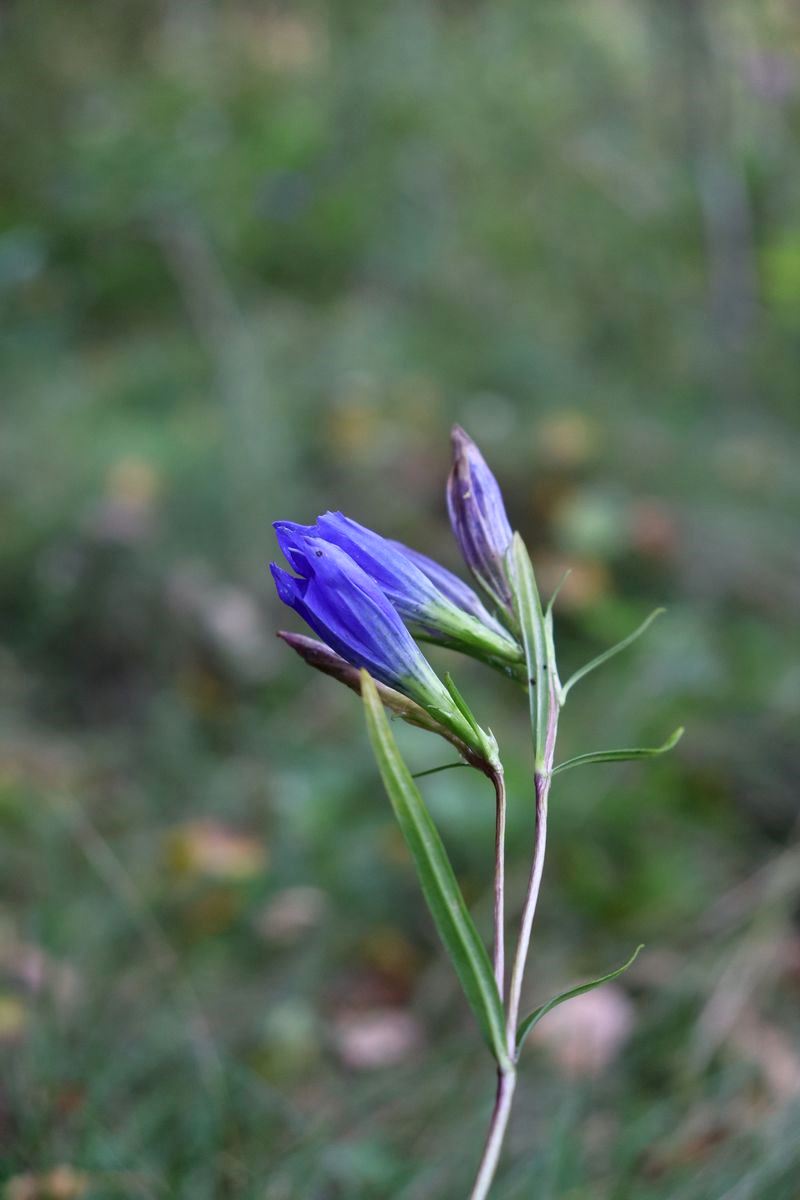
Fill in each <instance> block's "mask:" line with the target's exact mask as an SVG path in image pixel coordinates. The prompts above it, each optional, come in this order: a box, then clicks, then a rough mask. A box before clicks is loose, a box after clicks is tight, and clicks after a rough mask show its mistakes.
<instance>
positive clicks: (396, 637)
mask: <svg viewBox="0 0 800 1200" xmlns="http://www.w3.org/2000/svg"><path fill="white" fill-rule="evenodd" d="M276 528H277V530H278V538H279V541H280V543H281V548H282V550H283V552H284V554H285V555H286V558H287V560H288V561H289V563H290V564H291V566H292V567H293V568H294V570H295V571H296V572H297V574H298V576H299V578H297V577H295V576H294V575H290V574H289V572H288V571H284V570H283V569H282V568H281V567H279V566H278V565H277V564H276V563H271V564H270V570H271V571H272V576H273V579H274V580H275V586H276V588H277V590H278V595H279V596H280V598H281V600H283V602H284V604H287V605H288V606H289V607H290V608H293V609H294V610H295V612H296V613H298V614H299V615H300V616H301V617H302V618H303V620H304V621H305V622H306V624H307V625H309V626H310V627H311V628H312V629H313V630H314V632H315V633H316V634H317V635H318V636H319V637H320V638H322V640H323V641H324V642H325V644H326V645H327V646H328V647H329V648H330V649H331V650H333V651H335V653H336V654H338V655H340V656H341V657H342V658H343V659H345V661H346V662H348V663H350V664H351V666H354V667H365V668H366V669H367V670H368V671H369V673H370V675H372V676H373V677H374V678H375V679H376V680H378V681H379V682H381V683H384V684H386V685H387V686H388V687H390V688H394V689H396V690H397V691H399V692H402V693H404V695H406V696H410V697H411V699H412V700H415V701H416V702H417V703H418V704H419V705H421V707H422V708H424V709H425V710H426V712H428V713H430V715H431V716H433V717H435V718H436V720H438V721H440V722H441V724H443V725H445V726H446V727H447V728H448V729H450V730H451V731H452V732H453V733H455V734H456V736H457V737H459V738H461V739H462V741H464V742H465V743H466V744H467V745H468V746H470V747H471V748H473V749H475V750H476V752H477V753H479V754H484V753H485V751H486V749H487V745H488V744H489V743H488V741H487V736H486V735H485V734H483V733H482V731H480V730H478V729H477V727H476V726H475V725H474V724H473V723H471V722H470V721H468V720H467V718H466V716H465V715H464V713H463V712H462V711H461V709H460V708H459V706H458V705H457V704H456V703H455V702H454V700H453V697H452V695H451V694H450V692H449V691H448V690H447V688H446V687H445V685H444V684H443V683H442V681H441V680H440V679H439V677H438V675H437V674H436V672H435V671H434V670H433V667H432V666H431V665H430V663H429V662H428V660H427V659H426V658H425V656H424V655H423V653H422V651H421V650H420V648H419V646H418V645H417V643H416V642H415V641H414V639H413V638H412V636H411V634H410V633H409V632H408V630H407V629H406V627H405V625H404V624H403V622H402V620H401V619H400V616H399V615H398V613H397V612H396V611H395V609H394V607H393V606H392V605H391V604H390V603H389V601H388V600H387V598H386V596H385V595H384V593H383V592H382V591H381V589H380V587H379V586H378V585H377V583H376V582H375V581H374V580H373V579H372V578H371V577H370V576H369V575H367V573H366V571H364V570H362V568H361V567H360V566H359V565H358V563H356V562H354V560H353V559H352V558H350V556H349V555H348V554H346V553H345V552H344V550H342V549H341V548H340V547H339V546H335V545H333V544H332V543H331V542H327V541H325V540H323V539H322V538H319V537H313V536H310V535H309V534H307V533H303V532H302V531H301V528H300V527H298V526H290V525H289V523H288V522H277V523H276Z"/></svg>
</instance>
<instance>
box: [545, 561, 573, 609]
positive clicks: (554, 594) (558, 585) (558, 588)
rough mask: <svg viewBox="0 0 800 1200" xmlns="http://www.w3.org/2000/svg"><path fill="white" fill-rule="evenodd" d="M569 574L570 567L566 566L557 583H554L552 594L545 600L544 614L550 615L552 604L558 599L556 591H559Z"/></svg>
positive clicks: (570, 572) (570, 571)
mask: <svg viewBox="0 0 800 1200" xmlns="http://www.w3.org/2000/svg"><path fill="white" fill-rule="evenodd" d="M571 574H572V567H567V569H566V571H565V572H564V574H563V575H562V576H561V578H560V579H559V581H558V583H557V584H556V587H555V590H554V592H553V594H552V596H551V597H550V599H549V600H548V601H547V608H546V610H545V616H550V614H551V613H552V611H553V606H554V604H555V602H556V600H557V599H558V593H559V592H560V591H561V589H562V587H563V586H564V584H565V583H566V582H567V580H568V579H569V577H570V575H571Z"/></svg>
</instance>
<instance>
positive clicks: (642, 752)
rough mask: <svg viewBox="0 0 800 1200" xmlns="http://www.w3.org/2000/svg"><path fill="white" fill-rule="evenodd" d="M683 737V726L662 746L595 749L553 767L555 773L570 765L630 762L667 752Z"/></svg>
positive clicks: (566, 769) (568, 767)
mask: <svg viewBox="0 0 800 1200" xmlns="http://www.w3.org/2000/svg"><path fill="white" fill-rule="evenodd" d="M682 737H683V726H682V725H681V726H680V728H678V729H676V730H675V732H674V733H673V734H671V735H670V736H669V737H668V738H667V740H666V741H665V742H664V744H663V745H662V746H631V747H629V748H628V749H623V750H593V751H590V753H589V754H579V755H578V756H577V757H576V758H568V759H566V761H565V762H562V763H559V764H558V766H557V767H553V772H552V773H553V775H557V774H558V772H559V771H568V770H569V769H570V767H583V766H586V765H587V764H588V763H607V762H630V760H631V759H634V758H653V757H654V756H655V755H657V754H666V753H667V751H668V750H672V749H673V747H674V746H677V744H678V742H679V741H680V740H681V738H682Z"/></svg>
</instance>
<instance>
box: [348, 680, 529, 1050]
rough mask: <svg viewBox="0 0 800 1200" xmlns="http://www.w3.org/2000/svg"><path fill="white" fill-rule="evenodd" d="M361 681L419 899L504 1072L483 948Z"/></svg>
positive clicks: (368, 687)
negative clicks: (432, 922) (413, 868)
mask: <svg viewBox="0 0 800 1200" xmlns="http://www.w3.org/2000/svg"><path fill="white" fill-rule="evenodd" d="M361 679H362V682H361V694H362V696H363V699H364V708H365V712H366V717H367V730H368V732H369V738H370V742H371V743H372V749H373V751H374V754H375V758H376V761H377V763H378V769H379V771H380V773H381V778H382V779H383V784H384V787H385V788H386V792H387V794H388V796H389V800H390V802H391V805H392V808H393V810H394V813H395V816H396V818H397V821H398V824H399V826H400V831H401V833H402V835H403V838H404V840H405V842H406V845H407V846H408V849H409V851H410V853H411V857H412V859H413V862H414V866H415V868H416V871H417V876H418V878H419V881H420V885H421V887H422V892H423V895H424V897H425V900H426V902H427V905H428V908H429V909H430V912H431V916H432V917H433V921H434V924H435V926H436V929H437V932H438V934H439V937H440V938H441V940H442V943H443V945H444V947H445V950H446V951H447V953H448V955H449V957H450V960H451V962H452V964H453V967H454V968H455V972H456V974H457V976H458V978H459V981H460V983H461V986H462V988H463V989H464V994H465V996H466V998H467V1001H468V1003H469V1005H470V1007H471V1008H472V1011H473V1013H474V1014H475V1017H476V1019H477V1021H478V1024H479V1025H480V1028H481V1031H482V1032H483V1035H484V1038H485V1039H486V1042H487V1044H488V1045H489V1048H490V1050H491V1051H492V1053H493V1054H494V1056H495V1058H496V1060H497V1062H498V1064H499V1065H500V1067H501V1068H502V1069H508V1067H509V1066H510V1065H511V1062H510V1057H509V1053H508V1046H507V1043H506V1033H505V1014H504V1011H503V1003H502V1000H501V999H500V995H499V992H498V990H497V984H496V983H495V979H494V974H493V972H492V965H491V962H490V961H489V955H488V954H487V952H486V947H485V946H484V944H483V942H482V941H481V939H480V936H479V934H478V931H477V929H476V928H475V924H474V922H473V920H472V917H471V916H470V914H469V911H468V909H467V906H466V904H465V903H464V897H463V896H462V894H461V889H460V888H459V886H458V882H457V880H456V877H455V874H454V872H453V868H452V866H451V865H450V860H449V858H448V857H447V852H446V850H445V848H444V845H443V844H442V840H441V838H440V837H439V833H438V831H437V829H436V826H435V825H434V823H433V820H432V819H431V816H430V814H429V812H428V810H427V808H426V806H425V803H424V801H423V799H422V797H421V795H420V793H419V791H418V789H417V788H416V786H415V784H414V781H413V779H412V777H411V775H410V774H409V771H408V768H407V767H406V765H405V763H404V762H403V759H402V757H401V755H400V751H399V750H398V748H397V743H396V742H395V740H394V736H393V734H392V731H391V729H390V727H389V722H388V720H387V718H386V714H385V712H384V710H383V705H382V703H381V701H380V698H379V696H378V692H377V689H376V687H375V684H374V682H373V680H372V678H371V677H370V675H369V674H368V673H367V672H366V671H362V673H361Z"/></svg>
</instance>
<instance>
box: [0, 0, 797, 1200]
mask: <svg viewBox="0 0 800 1200" xmlns="http://www.w3.org/2000/svg"><path fill="white" fill-rule="evenodd" d="M0 39H1V41H0V45H1V48H0V58H1V62H0V130H1V134H2V145H3V153H2V157H1V158H0V221H1V222H2V231H1V232H0V305H2V315H3V319H2V335H1V336H2V341H1V343H0V353H1V354H2V366H3V384H2V437H1V438H0V475H1V478H0V521H1V522H2V542H1V544H0V555H2V558H1V560H0V567H1V569H2V582H0V612H1V614H2V630H1V631H0V638H1V639H2V640H1V641H0V690H1V691H2V715H1V716H0V845H1V846H2V849H0V889H2V899H3V910H2V916H1V917H0V1041H2V1053H3V1058H4V1062H5V1066H4V1070H3V1073H2V1084H1V1085H0V1136H1V1137H2V1147H3V1157H2V1167H1V1168H0V1173H1V1175H2V1183H0V1187H2V1188H4V1189H5V1191H4V1193H3V1194H4V1195H5V1196H6V1197H7V1200H47V1198H49V1200H72V1198H77V1197H105V1196H109V1197H112V1196H138V1197H154V1198H161V1197H186V1198H187V1200H188V1198H189V1197H191V1200H206V1198H208V1200H211V1198H215V1200H216V1198H217V1197H236V1198H237V1200H238V1198H245V1197H247V1198H249V1197H254V1198H255V1197H258V1198H259V1200H295V1198H301V1200H305V1198H309V1200H344V1198H347V1200H373V1198H383V1197H393V1198H397V1200H434V1198H437V1200H459V1198H460V1197H463V1196H464V1195H465V1193H466V1191H467V1188H468V1184H469V1181H470V1180H471V1176H472V1172H473V1170H474V1167H475V1162H476V1159H477V1156H478V1151H479V1145H480V1141H481V1139H482V1137H483V1132H484V1128H485V1124H486V1121H487V1118H488V1112H489V1108H490V1105H491V1100H492V1092H493V1077H492V1070H491V1062H490V1060H489V1058H488V1056H487V1055H486V1054H485V1052H484V1051H483V1048H482V1047H481V1046H480V1044H479V1041H478V1039H477V1037H476V1035H475V1032H474V1030H473V1029H472V1026H471V1019H470V1015H469V1013H468V1011H467V1010H466V1007H465V1005H464V1003H463V1001H462V999H461V997H460V995H459V993H458V989H457V985H456V984H455V982H454V979H453V977H452V975H451V972H450V970H449V968H448V966H447V965H446V963H445V962H444V961H443V956H442V954H441V952H440V949H439V947H438V945H437V944H436V943H435V938H434V935H433V933H432V928H431V924H430V921H429V918H428V915H427V913H426V911H425V909H424V906H423V902H422V900H421V898H420V896H419V894H418V891H417V887H416V883H415V880H414V877H413V872H412V869H411V867H410V866H409V863H408V861H407V859H406V857H405V855H404V853H403V849H402V846H401V843H400V841H399V836H398V834H397V833H396V831H395V829H394V827H393V824H392V819H391V814H390V810H389V806H388V803H387V801H386V798H385V796H384V795H383V793H382V790H381V787H380V784H379V781H378V779H377V773H376V769H375V766H374V764H373V762H372V760H371V757H370V753H369V750H368V747H367V744H366V738H365V733H364V728H363V719H362V714H361V712H360V709H359V705H358V703H357V701H356V700H355V698H354V697H353V696H352V695H351V694H350V693H349V692H346V691H345V689H343V688H340V687H338V686H337V685H336V684H334V683H333V682H332V681H330V680H327V679H324V678H322V677H320V676H313V675H312V673H311V672H310V671H309V670H308V669H307V668H306V667H304V665H303V664H302V663H301V662H300V661H299V660H298V659H297V658H295V656H293V655H292V654H291V653H290V651H288V650H287V649H286V647H284V646H283V645H281V644H280V643H279V642H277V641H276V640H275V639H274V637H273V632H274V630H275V629H276V628H277V627H280V626H284V625H286V626H288V627H290V628H299V625H298V622H297V621H296V620H295V619H294V617H293V616H292V615H291V614H289V613H287V612H286V611H280V609H279V606H278V604H277V602H276V600H275V598H274V596H273V594H272V589H271V583H270V580H269V577H268V572H267V562H268V560H269V559H270V558H271V557H274V555H275V546H274V539H273V536H272V532H271V530H270V527H269V522H270V521H271V520H273V519H275V518H279V517H289V518H293V519H296V520H301V521H306V520H311V519H313V517H314V516H315V514H316V513H317V512H319V511H322V510H324V509H326V508H342V509H344V510H345V511H346V512H348V513H349V514H350V515H352V516H353V517H355V518H356V519H358V520H361V521H363V522H365V523H367V524H369V525H372V526H374V527H375V528H377V529H378V530H380V531H381V532H383V533H386V534H387V535H391V536H394V537H399V538H402V539H404V540H406V541H408V542H409V543H411V544H413V545H415V546H417V547H418V548H420V549H422V550H425V551H427V552H428V553H430V554H434V555H437V556H439V557H441V559H442V561H444V562H446V563H447V564H448V565H449V566H451V567H454V568H455V567H457V555H456V552H455V547H454V545H453V544H452V540H451V538H450V534H449V531H448V528H447V524H446V518H445V515H444V502H443V486H444V480H445V476H446V471H447V468H448V460H449V451H448V430H449V426H450V424H451V423H452V422H453V421H454V420H457V421H459V422H460V423H462V424H463V425H464V426H465V427H466V428H467V429H468V431H469V432H470V433H471V434H472V436H473V437H475V438H476V439H477V440H478V441H479V442H480V444H481V446H482V448H483V450H484V452H485V454H486V455H487V458H488V459H489V461H490V462H491V464H492V466H493V467H494V469H495V471H496V473H497V474H498V476H499V478H500V480H501V482H502V485H503V488H504V490H505V493H506V497H507V503H508V508H509V511H510V514H511V517H512V520H513V521H514V523H515V524H516V525H517V526H518V527H519V528H520V529H521V531H522V532H523V534H524V536H525V537H526V539H527V540H528V543H529V545H530V547H531V549H532V552H533V554H534V561H535V563H536V567H537V573H538V575H539V578H540V582H541V585H542V589H543V591H544V592H545V594H547V593H549V591H550V590H551V589H552V587H553V586H554V585H555V583H556V582H557V580H558V578H559V576H560V575H561V573H562V571H563V569H564V568H565V567H567V566H570V567H571V568H572V570H573V574H572V576H571V577H570V580H569V582H568V584H567V585H566V587H565V589H564V591H563V593H562V597H561V599H560V600H559V608H558V612H559V623H558V639H559V641H558V644H559V647H560V655H561V662H562V666H563V671H562V673H565V674H566V673H568V671H569V670H570V669H572V668H574V667H576V666H578V665H580V664H581V663H582V662H583V661H584V660H585V659H586V658H588V657H590V656H591V655H593V654H595V653H597V652H599V650H601V649H602V648H604V646H605V645H607V644H608V643H609V642H611V641H613V640H615V639H617V638H619V637H621V636H624V635H625V634H626V633H627V632H628V631H629V630H630V629H631V628H633V626H634V625H635V624H637V623H638V621H640V620H641V619H642V618H643V617H644V616H645V615H646V613H647V612H648V611H650V609H651V608H652V607H654V606H655V605H656V604H660V603H662V602H663V603H665V604H666V605H668V609H669V611H668V614H667V615H666V616H665V617H662V618H661V620H660V621H659V622H658V623H657V624H656V625H655V626H654V627H653V629H652V631H651V632H650V634H649V635H648V637H647V639H646V640H645V641H643V642H640V643H637V645H636V646H635V647H634V648H632V649H631V650H630V651H628V652H627V653H626V655H625V656H624V657H620V658H618V659H616V660H614V662H613V663H611V664H609V665H608V667H607V668H605V669H604V671H603V672H598V673H597V674H596V675H593V676H592V677H591V678H590V679H587V680H586V681H585V683H583V684H581V686H580V687H579V688H577V689H576V691H575V692H574V693H573V694H572V697H571V698H570V703H569V705H568V707H567V709H566V710H565V715H564V720H563V722H562V738H561V751H562V755H561V756H562V757H567V756H569V755H571V754H575V753H580V752H581V751H584V750H589V749H593V748H599V747H604V746H613V745H620V744H622V745H625V744H636V743H637V742H644V743H645V744H649V743H651V742H653V741H660V740H661V739H662V738H663V737H665V736H666V735H667V734H668V733H669V732H670V730H671V729H673V728H674V726H675V725H677V724H681V723H683V724H685V725H686V726H687V727H688V732H687V734H686V737H685V738H684V741H683V742H682V743H681V745H680V746H679V748H678V750H677V751H676V752H675V753H674V754H672V755H671V756H669V757H668V758H666V759H663V760H658V761H656V762H654V763H651V764H631V765H628V766H614V767H595V768H592V769H588V770H586V771H584V772H580V771H575V772H571V773H569V774H567V775H565V776H564V777H563V781H562V778H559V779H558V781H557V786H555V787H554V797H553V809H554V811H553V818H552V832H551V849H550V855H549V861H548V866H547V870H546V876H545V888H544V896H543V902H542V905H541V907H540V912H539V917H538V920H537V926H536V931H535V939H534V955H533V960H532V964H531V969H530V973H529V980H528V986H527V1000H528V1001H529V1002H530V1003H531V1004H534V1003H539V1002H541V1001H542V1000H544V999H545V998H547V996H549V995H550V994H551V992H552V991H554V990H557V989H558V988H560V987H562V986H566V985H569V984H570V983H572V982H574V981H576V980H580V979H583V978H586V977H587V976H590V975H592V974H599V973H602V972H603V971H605V970H607V969H610V968H611V967H612V966H614V965H616V964H617V963H619V962H621V961H623V960H624V959H625V958H626V957H627V956H628V954H629V953H630V951H631V950H632V949H633V947H634V946H635V945H636V944H637V943H638V942H639V941H642V942H645V943H646V944H647V949H646V951H645V952H644V953H643V954H642V956H641V957H640V959H639V961H638V962H637V964H636V966H635V968H634V969H633V970H632V971H631V972H630V973H629V975H628V976H626V977H624V978H623V980H621V981H620V983H619V984H617V985H611V986H609V987H607V988H606V989H603V990H601V991H598V992H597V993H595V994H594V995H593V996H592V997H589V998H588V999H587V1000H586V1001H582V1002H575V1004H574V1006H572V1007H570V1006H565V1007H564V1008H563V1009H561V1010H559V1013H558V1014H557V1013H553V1014H552V1015H551V1017H550V1018H548V1020H546V1021H544V1022H543V1023H542V1025H541V1026H540V1036H539V1037H538V1038H535V1039H532V1041H531V1044H530V1046H529V1047H528V1048H527V1049H526V1051H525V1056H524V1070H523V1079H522V1084H521V1088H520V1091H519V1092H518V1103H517V1107H516V1111H515V1114H514V1118H513V1124H512V1131H511V1137H510V1140H509V1145H508V1150H507V1154H506V1156H505V1157H504V1160H503V1164H502V1168H501V1172H500V1175H499V1178H498V1183H497V1187H496V1196H497V1200H504V1198H505V1200H523V1198H529V1197H535V1198H536V1200H554V1198H556V1197H559V1198H561V1197H563V1198H565V1200H566V1198H569V1200H584V1198H585V1200H588V1198H590V1197H591V1198H592V1200H596V1198H601V1200H604V1198H605V1200H640V1198H644V1197H654V1198H656V1200H658V1198H665V1200H666V1198H669V1200H709V1198H711V1200H723V1198H724V1200H751V1198H752V1200H797V1197H798V1195H799V1194H800V1192H799V1191H798V1187H799V1186H800V1185H798V1175H799V1174H800V1149H798V1143H797V1129H798V1115H800V1114H799V1112H798V1096H800V1038H799V1037H798V1034H799V1033H800V1018H799V1017H798V1011H799V1010H798V998H799V997H800V938H799V937H798V927H797V915H798V893H800V847H798V841H797V815H798V808H797V780H798V766H800V753H799V752H798V741H797V729H798V710H799V709H800V653H798V632H797V616H798V605H799V603H800V556H799V554H798V516H799V515H800V471H799V470H798V458H799V455H798V449H799V448H800V447H799V443H800V407H799V406H798V401H797V387H798V373H799V371H800V204H799V203H798V202H799V201H800V160H798V153H797V149H798V130H799V129H800V14H799V13H798V10H797V7H796V6H795V5H793V4H791V3H789V2H788V0H768V2H765V3H755V2H746V0H726V3H724V4H723V3H713V2H712V0H674V2H673V3H670V4H664V3H662V2H661V0H650V2H648V0H645V2H643V3H639V4H634V3H632V2H630V0H604V2H600V0H595V2H592V0H590V2H588V3H584V4H573V3H561V4H553V3H546V2H545V0H538V2H537V0H503V2H501V3H497V2H492V3H489V2H485V0H440V2H439V3H434V2H433V0H402V2H398V3H392V2H391V0H382V2H381V0H378V2H374V3H371V4H370V3H363V2H360V0H343V2H342V3H336V4H330V5H325V4H323V3H313V2H310V3H306V2H303V0H299V2H297V3H293V4H288V3H287V4H283V5H279V4H271V3H256V2H255V0H254V2H252V3H244V2H239V0H230V2H228V3H221V2H219V3H214V2H213V0H162V2H156V0H143V2H141V3H136V4H134V3H125V2H124V0H106V2H105V3H99V2H97V0H91V2H89V0H87V2H85V3H81V4H65V3H63V2H57V0H37V2H36V3H34V2H33V0H8V2H7V3H6V4H5V5H4V6H3V10H2V14H0ZM434 657H435V661H436V663H437V665H438V666H439V667H440V668H442V669H446V668H451V669H453V670H454V671H455V673H456V677H457V679H458V682H459V685H460V687H461V688H462V690H463V691H464V692H465V693H466V694H467V696H468V697H469V699H470V701H471V703H472V704H473V707H474V709H475V711H476V713H477V715H478V717H479V719H480V720H481V721H482V723H483V724H487V725H491V726H492V728H493V729H494V730H495V731H496V733H497V734H498V736H499V738H500V741H501V745H502V748H503V751H504V757H505V759H506V762H507V770H508V775H509V782H510V790H511V815H510V846H509V859H510V862H509V874H510V884H509V889H510V899H511V902H512V906H515V905H517V904H518V903H519V901H520V898H521V893H522V890H523V888H524V882H525V874H526V863H527V856H528V852H529V846H530V839H531V816H532V813H531V798H530V795H531V785H530V752H529V745H528V732H527V726H526V717H525V711H524V704H523V703H521V697H520V696H519V695H518V693H517V692H516V691H515V689H514V688H513V686H512V685H510V684H508V683H506V682H505V681H503V680H502V679H500V678H499V677H495V676H491V675H489V674H488V673H487V672H486V671H485V670H483V669H481V668H480V667H478V666H476V665H475V664H471V663H467V662H461V661H455V660H452V659H448V658H447V656H446V655H445V654H441V655H439V656H434ZM400 735H401V737H402V744H403V747H404V749H405V750H406V751H407V754H408V757H409V761H410V762H411V763H412V764H413V767H414V768H416V769H421V768H423V767H426V766H431V765H436V764H437V763H439V762H442V761H447V751H446V750H445V751H444V752H443V751H442V749H440V748H439V747H438V746H437V745H435V744H433V742H432V740H431V739H426V738H425V737H424V736H423V735H415V734H413V733H412V732H411V731H409V730H402V731H400ZM425 794H426V796H427V797H428V799H429V801H430V804H431V807H432V809H433V811H434V813H435V815H436V818H437V820H438V821H439V822H440V825H441V828H442V830H443V833H444V836H445V838H446V841H447V845H448V848H449V850H450V853H451V855H452V858H453V861H454V864H455V866H456V869H457V871H458V874H459V878H460V879H461V881H462V883H463V886H464V888H465V891H466V893H467V895H468V897H469V899H470V902H471V904H472V907H473V911H474V912H475V915H476V919H477V920H478V922H479V924H480V927H481V928H482V929H483V930H487V931H488V929H489V926H490V899H489V883H490V873H491V837H492V833H491V830H492V821H493V808H492V799H491V794H490V789H489V788H488V786H487V785H486V782H485V780H482V779H480V778H478V777H477V776H476V777H475V778H473V777H472V773H470V772H466V771H464V772H452V773H444V774H442V775H438V776H434V777H432V778H431V779H429V780H426V781H425Z"/></svg>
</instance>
